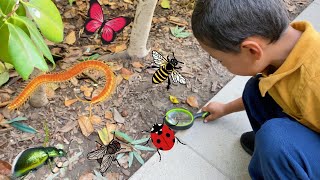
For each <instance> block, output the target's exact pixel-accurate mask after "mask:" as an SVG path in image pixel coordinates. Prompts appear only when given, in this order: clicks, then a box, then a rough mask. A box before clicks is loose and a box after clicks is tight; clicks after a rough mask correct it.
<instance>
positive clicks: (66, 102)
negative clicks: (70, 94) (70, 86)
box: [64, 98, 78, 107]
mask: <svg viewBox="0 0 320 180" xmlns="http://www.w3.org/2000/svg"><path fill="white" fill-rule="evenodd" d="M77 101H78V99H67V98H65V100H64V105H65V106H67V107H69V106H71V105H72V104H73V103H75V102H77Z"/></svg>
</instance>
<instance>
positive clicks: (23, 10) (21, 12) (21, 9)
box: [0, 0, 27, 16]
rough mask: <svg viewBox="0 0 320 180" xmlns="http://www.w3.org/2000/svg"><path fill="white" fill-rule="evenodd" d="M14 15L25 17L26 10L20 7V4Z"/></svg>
mask: <svg viewBox="0 0 320 180" xmlns="http://www.w3.org/2000/svg"><path fill="white" fill-rule="evenodd" d="M0 1H1V0H0ZM16 13H17V14H18V15H19V16H27V13H26V9H25V8H24V7H23V6H22V4H20V6H19V8H18V9H17V10H16Z"/></svg>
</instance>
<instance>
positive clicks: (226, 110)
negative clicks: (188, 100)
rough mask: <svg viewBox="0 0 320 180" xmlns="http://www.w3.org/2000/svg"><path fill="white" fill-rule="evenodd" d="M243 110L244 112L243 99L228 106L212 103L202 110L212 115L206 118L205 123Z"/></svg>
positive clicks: (227, 104) (236, 100)
mask: <svg viewBox="0 0 320 180" xmlns="http://www.w3.org/2000/svg"><path fill="white" fill-rule="evenodd" d="M242 110H244V104H243V101H242V97H240V98H238V99H235V100H233V101H231V102H229V103H226V104H223V103H219V102H211V103H209V104H208V105H207V106H205V107H203V108H202V111H207V112H210V115H209V116H208V117H206V118H205V120H204V122H208V121H212V120H215V119H218V118H220V117H222V116H225V115H227V114H230V113H233V112H237V111H242Z"/></svg>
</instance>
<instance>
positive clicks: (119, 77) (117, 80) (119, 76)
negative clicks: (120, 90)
mask: <svg viewBox="0 0 320 180" xmlns="http://www.w3.org/2000/svg"><path fill="white" fill-rule="evenodd" d="M122 80H123V77H122V76H121V75H120V74H119V75H117V77H116V84H117V86H118V85H119V84H120V83H121V82H122Z"/></svg>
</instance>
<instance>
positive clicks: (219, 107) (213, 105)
mask: <svg viewBox="0 0 320 180" xmlns="http://www.w3.org/2000/svg"><path fill="white" fill-rule="evenodd" d="M225 106H226V104H223V103H218V102H210V103H209V104H208V105H207V106H205V107H203V108H202V111H206V112H210V115H209V116H208V117H206V118H205V119H204V121H203V122H205V123H206V122H209V121H212V120H215V119H218V118H220V117H222V116H224V115H226V111H225Z"/></svg>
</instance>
